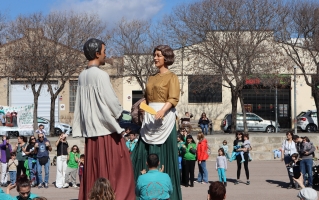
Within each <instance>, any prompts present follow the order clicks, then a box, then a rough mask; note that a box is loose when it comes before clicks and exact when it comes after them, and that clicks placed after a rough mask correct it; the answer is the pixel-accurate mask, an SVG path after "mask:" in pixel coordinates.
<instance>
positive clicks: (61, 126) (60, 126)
mask: <svg viewBox="0 0 319 200" xmlns="http://www.w3.org/2000/svg"><path fill="white" fill-rule="evenodd" d="M40 124H42V125H43V126H44V130H45V131H46V132H47V135H49V134H50V133H49V129H50V120H48V119H45V118H43V117H38V125H40ZM62 132H64V133H65V134H67V135H71V134H72V126H70V125H69V124H65V123H61V122H55V123H54V135H56V136H57V135H60V133H62Z"/></svg>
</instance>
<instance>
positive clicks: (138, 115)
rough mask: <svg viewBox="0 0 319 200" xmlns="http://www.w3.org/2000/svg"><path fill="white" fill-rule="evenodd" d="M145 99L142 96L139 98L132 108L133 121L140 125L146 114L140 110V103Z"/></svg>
mask: <svg viewBox="0 0 319 200" xmlns="http://www.w3.org/2000/svg"><path fill="white" fill-rule="evenodd" d="M143 101H145V98H141V99H140V100H138V101H137V102H136V103H134V104H133V106H132V108H131V115H132V122H133V123H134V124H137V125H139V126H141V125H142V122H143V120H144V115H143V113H142V112H141V111H140V104H141V103H142V102H143Z"/></svg>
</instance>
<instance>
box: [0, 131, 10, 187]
mask: <svg viewBox="0 0 319 200" xmlns="http://www.w3.org/2000/svg"><path fill="white" fill-rule="evenodd" d="M9 139H10V138H9V137H6V136H5V135H4V136H2V144H0V151H1V158H0V162H1V186H3V187H7V186H8V184H7V180H8V171H7V165H8V161H9V160H10V158H11V155H10V153H11V152H12V147H11V145H10V144H9Z"/></svg>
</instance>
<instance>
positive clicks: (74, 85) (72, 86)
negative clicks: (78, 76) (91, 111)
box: [69, 81, 78, 113]
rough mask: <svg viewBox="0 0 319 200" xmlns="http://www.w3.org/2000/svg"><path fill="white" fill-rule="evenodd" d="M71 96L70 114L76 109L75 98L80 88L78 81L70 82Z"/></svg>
mask: <svg viewBox="0 0 319 200" xmlns="http://www.w3.org/2000/svg"><path fill="white" fill-rule="evenodd" d="M69 83H70V95H69V98H70V99H69V108H70V110H69V112H71V113H73V112H74V107H75V98H76V89H77V87H78V81H70V82H69Z"/></svg>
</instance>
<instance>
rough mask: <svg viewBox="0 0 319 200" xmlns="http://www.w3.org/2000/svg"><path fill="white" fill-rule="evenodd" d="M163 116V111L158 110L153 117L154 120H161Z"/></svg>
mask: <svg viewBox="0 0 319 200" xmlns="http://www.w3.org/2000/svg"><path fill="white" fill-rule="evenodd" d="M164 115H165V111H164V110H159V111H157V113H156V115H155V119H156V120H157V119H163V118H164Z"/></svg>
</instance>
